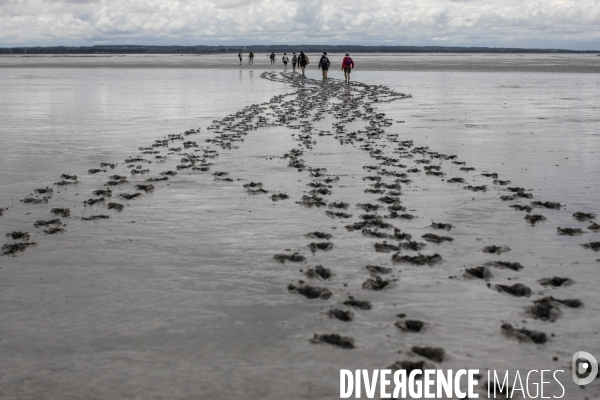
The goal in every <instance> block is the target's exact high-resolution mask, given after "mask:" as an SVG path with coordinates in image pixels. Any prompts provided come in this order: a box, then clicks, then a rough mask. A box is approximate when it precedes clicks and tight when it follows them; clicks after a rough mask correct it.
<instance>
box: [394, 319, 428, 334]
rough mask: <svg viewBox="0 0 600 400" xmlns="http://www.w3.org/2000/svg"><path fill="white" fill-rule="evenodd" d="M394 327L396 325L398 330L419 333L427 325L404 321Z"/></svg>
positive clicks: (415, 321) (420, 322)
mask: <svg viewBox="0 0 600 400" xmlns="http://www.w3.org/2000/svg"><path fill="white" fill-rule="evenodd" d="M394 325H396V326H397V327H398V328H400V329H402V330H403V331H405V332H415V333H417V332H421V331H422V330H423V327H424V326H425V323H424V322H423V321H417V320H410V319H407V320H404V321H398V322H396V323H395V324H394Z"/></svg>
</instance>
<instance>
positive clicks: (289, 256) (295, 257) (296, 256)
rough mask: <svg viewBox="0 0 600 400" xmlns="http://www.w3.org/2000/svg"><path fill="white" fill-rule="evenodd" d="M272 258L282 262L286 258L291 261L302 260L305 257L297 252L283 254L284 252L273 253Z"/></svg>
mask: <svg viewBox="0 0 600 400" xmlns="http://www.w3.org/2000/svg"><path fill="white" fill-rule="evenodd" d="M273 258H274V259H276V260H277V261H279V262H280V263H284V262H285V261H286V260H288V261H291V262H302V261H305V260H306V257H304V256H303V255H301V254H299V253H292V254H285V253H281V254H275V255H274V256H273Z"/></svg>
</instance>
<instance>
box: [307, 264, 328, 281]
mask: <svg viewBox="0 0 600 400" xmlns="http://www.w3.org/2000/svg"><path fill="white" fill-rule="evenodd" d="M305 275H306V276H307V277H309V278H321V279H329V278H331V276H332V274H331V270H330V269H329V268H325V267H323V266H322V265H317V266H315V267H314V268H309V269H308V270H306V273H305Z"/></svg>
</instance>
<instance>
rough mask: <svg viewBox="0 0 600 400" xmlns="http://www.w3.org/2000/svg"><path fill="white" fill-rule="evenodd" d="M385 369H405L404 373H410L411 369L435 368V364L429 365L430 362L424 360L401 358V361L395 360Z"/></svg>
mask: <svg viewBox="0 0 600 400" xmlns="http://www.w3.org/2000/svg"><path fill="white" fill-rule="evenodd" d="M387 369H390V370H392V371H394V372H395V371H399V370H404V371H406V375H407V376H408V375H410V373H411V372H412V371H416V370H419V371H424V370H426V369H435V366H433V365H431V364H430V363H427V362H425V361H409V360H403V361H396V362H395V363H393V364H392V365H390V366H389V367H388V368H387Z"/></svg>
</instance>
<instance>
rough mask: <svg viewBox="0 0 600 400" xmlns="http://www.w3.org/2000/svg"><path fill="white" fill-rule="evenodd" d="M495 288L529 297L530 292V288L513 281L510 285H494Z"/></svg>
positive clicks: (514, 294)
mask: <svg viewBox="0 0 600 400" xmlns="http://www.w3.org/2000/svg"><path fill="white" fill-rule="evenodd" d="M496 289H498V291H499V292H504V293H508V294H511V295H513V296H515V297H529V296H531V293H532V291H531V288H530V287H528V286H525V285H523V284H522V283H515V284H514V285H512V286H508V285H496Z"/></svg>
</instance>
